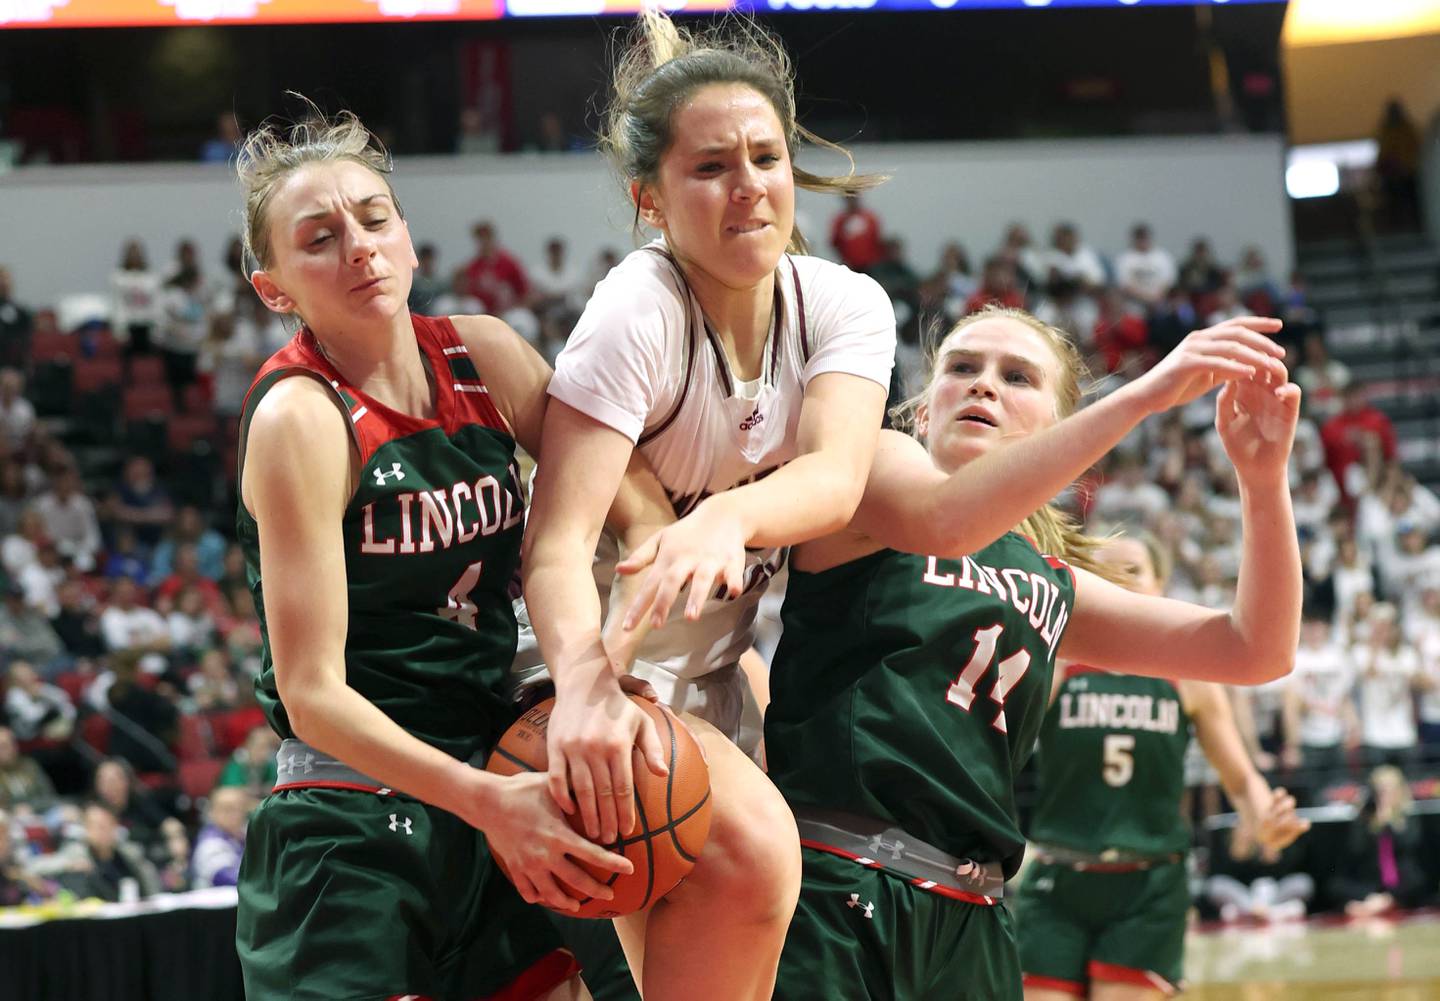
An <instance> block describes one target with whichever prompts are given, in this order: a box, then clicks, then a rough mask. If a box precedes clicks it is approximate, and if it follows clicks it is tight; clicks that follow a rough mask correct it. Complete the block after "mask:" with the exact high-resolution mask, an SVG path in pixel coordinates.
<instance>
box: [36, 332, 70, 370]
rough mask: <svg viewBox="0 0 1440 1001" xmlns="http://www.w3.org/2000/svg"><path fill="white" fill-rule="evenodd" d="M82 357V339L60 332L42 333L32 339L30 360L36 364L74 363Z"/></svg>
mask: <svg viewBox="0 0 1440 1001" xmlns="http://www.w3.org/2000/svg"><path fill="white" fill-rule="evenodd" d="M79 357H80V338H78V337H76V336H75V335H73V334H62V333H60V332H59V331H53V332H44V331H42V332H40V333H37V334H35V336H34V337H32V338H31V339H30V360H31V361H32V362H34V363H35V364H37V365H38V364H40V363H42V362H47V361H59V360H64V361H72V362H73V361H74V360H75V359H76V358H79Z"/></svg>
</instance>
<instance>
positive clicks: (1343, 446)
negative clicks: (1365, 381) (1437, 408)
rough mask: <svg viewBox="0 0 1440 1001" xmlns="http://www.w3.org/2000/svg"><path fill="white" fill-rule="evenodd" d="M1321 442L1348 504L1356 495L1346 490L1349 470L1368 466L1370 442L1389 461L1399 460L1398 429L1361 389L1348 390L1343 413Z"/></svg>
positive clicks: (1322, 434) (1324, 428) (1326, 429)
mask: <svg viewBox="0 0 1440 1001" xmlns="http://www.w3.org/2000/svg"><path fill="white" fill-rule="evenodd" d="M1320 441H1321V442H1322V443H1323V444H1324V446H1325V465H1326V466H1328V467H1329V468H1330V473H1331V475H1333V476H1334V477H1335V485H1336V486H1338V487H1339V488H1340V493H1341V495H1342V496H1343V497H1345V498H1346V500H1347V502H1348V501H1349V500H1350V498H1352V497H1353V495H1354V491H1353V490H1347V489H1346V483H1345V477H1346V470H1348V469H1349V468H1350V467H1351V466H1353V465H1357V464H1363V463H1364V461H1365V456H1366V455H1367V451H1368V450H1367V445H1368V444H1369V442H1371V441H1373V442H1375V443H1377V444H1378V446H1379V448H1380V452H1381V454H1382V455H1383V456H1384V457H1385V459H1386V460H1387V461H1389V460H1393V459H1394V458H1395V425H1393V424H1391V423H1390V418H1388V417H1386V416H1385V415H1384V414H1383V413H1381V412H1380V410H1379V408H1377V407H1375V406H1374V405H1373V404H1372V403H1370V402H1369V401H1368V400H1367V399H1366V398H1365V390H1364V389H1363V388H1362V387H1360V386H1359V385H1350V386H1347V387H1345V394H1344V397H1343V403H1342V405H1341V409H1340V412H1339V413H1338V414H1336V415H1335V416H1334V417H1332V418H1330V419H1329V420H1328V421H1326V422H1325V423H1324V424H1323V425H1321V427H1320Z"/></svg>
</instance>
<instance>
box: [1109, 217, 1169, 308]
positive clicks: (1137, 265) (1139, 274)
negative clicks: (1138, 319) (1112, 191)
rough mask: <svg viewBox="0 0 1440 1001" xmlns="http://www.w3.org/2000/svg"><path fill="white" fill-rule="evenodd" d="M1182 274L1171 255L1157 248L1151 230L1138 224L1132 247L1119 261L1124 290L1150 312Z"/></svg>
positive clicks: (1117, 281) (1118, 282) (1118, 273)
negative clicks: (1179, 274)
mask: <svg viewBox="0 0 1440 1001" xmlns="http://www.w3.org/2000/svg"><path fill="white" fill-rule="evenodd" d="M1178 273H1179V272H1178V268H1177V267H1176V265H1175V258H1174V257H1173V256H1172V255H1171V254H1170V252H1169V251H1168V250H1166V249H1165V248H1163V247H1157V246H1155V242H1154V238H1153V236H1152V234H1151V232H1150V227H1149V226H1147V225H1146V224H1145V223H1143V222H1142V223H1137V224H1136V225H1135V227H1134V228H1133V229H1132V230H1130V248H1129V249H1128V250H1126V251H1125V252H1124V253H1123V254H1121V255H1120V256H1119V257H1118V258H1117V259H1116V261H1115V284H1116V285H1117V286H1119V288H1120V291H1121V292H1123V293H1125V295H1126V296H1128V297H1129V298H1130V299H1132V300H1133V301H1135V302H1136V303H1138V304H1140V305H1141V306H1144V307H1145V310H1146V311H1147V312H1148V311H1149V310H1151V309H1153V308H1154V307H1155V306H1156V305H1158V304H1159V303H1160V302H1161V301H1162V300H1163V299H1164V298H1165V297H1166V296H1167V295H1168V294H1169V293H1170V289H1171V288H1172V287H1173V286H1174V285H1175V280H1176V277H1177V275H1178Z"/></svg>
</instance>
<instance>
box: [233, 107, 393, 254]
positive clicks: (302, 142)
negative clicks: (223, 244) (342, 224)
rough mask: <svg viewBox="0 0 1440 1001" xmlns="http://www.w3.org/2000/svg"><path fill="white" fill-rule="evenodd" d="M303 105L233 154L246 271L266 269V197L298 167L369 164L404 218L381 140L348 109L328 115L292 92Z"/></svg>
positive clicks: (261, 130)
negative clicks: (242, 209) (241, 209)
mask: <svg viewBox="0 0 1440 1001" xmlns="http://www.w3.org/2000/svg"><path fill="white" fill-rule="evenodd" d="M290 93H291V96H293V97H296V98H298V99H299V100H300V101H301V102H302V103H303V104H304V106H305V110H304V114H302V115H301V117H300V118H299V119H297V120H296V121H294V122H291V123H290V124H288V125H287V124H285V123H283V122H276V121H266V122H264V123H262V124H261V125H260V127H259V128H257V129H255V131H253V132H251V133H250V134H249V135H247V136H246V137H245V141H244V142H243V143H242V144H241V146H240V152H239V153H238V154H237V155H236V158H235V173H236V174H237V175H238V177H239V179H240V187H241V189H242V190H243V191H244V193H245V229H244V232H243V233H242V239H243V243H244V264H243V267H244V268H245V270H246V272H247V273H246V274H245V275H243V276H242V277H244V278H246V279H247V280H248V279H249V277H250V275H249V274H248V272H249V271H252V270H254V269H256V268H260V269H264V268H269V267H270V266H271V264H272V263H273V262H274V257H273V255H272V252H271V247H270V220H269V218H268V212H267V210H268V208H269V202H270V197H271V196H272V195H273V194H274V193H275V190H276V189H277V188H278V187H279V186H280V184H281V183H282V182H283V181H284V180H285V179H286V178H287V177H289V176H290V175H291V174H293V173H294V172H295V171H297V170H299V169H300V168H301V167H304V166H307V165H309V164H312V163H338V162H342V161H347V160H348V161H350V162H351V163H358V164H360V165H361V166H362V167H366V168H368V169H369V170H370V171H372V172H373V173H374V174H375V176H376V177H379V178H380V179H381V180H382V181H384V182H385V187H386V189H387V190H388V191H389V192H390V199H391V201H393V202H394V203H395V211H396V212H397V213H398V214H399V215H400V218H402V219H403V218H405V211H404V209H402V208H401V207H400V200H399V199H398V198H396V197H395V188H394V186H393V185H391V183H390V176H389V175H390V173H391V172H392V171H393V170H394V164H393V162H392V161H391V158H390V152H389V151H388V150H387V149H385V146H384V144H383V143H381V142H380V140H379V139H378V138H377V137H376V136H375V135H374V134H373V133H372V132H371V131H370V130H369V129H367V128H366V127H365V125H364V124H363V123H362V122H361V121H360V119H359V118H357V117H356V116H355V115H354V114H353V113H352V112H349V111H342V112H340V113H339V114H337V115H335V116H333V117H331V116H328V115H326V114H325V112H323V111H321V110H320V107H319V106H318V105H317V104H315V102H314V101H311V100H310V99H309V98H307V97H304V96H303V95H300V94H295V93H294V92H293V91H292V92H290Z"/></svg>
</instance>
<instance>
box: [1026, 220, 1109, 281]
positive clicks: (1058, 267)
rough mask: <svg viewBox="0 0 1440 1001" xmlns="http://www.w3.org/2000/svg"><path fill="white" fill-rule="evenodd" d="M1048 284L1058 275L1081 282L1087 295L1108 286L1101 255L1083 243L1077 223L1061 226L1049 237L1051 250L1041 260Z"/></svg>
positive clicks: (1063, 223) (1064, 223)
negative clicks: (1076, 226) (1105, 285)
mask: <svg viewBox="0 0 1440 1001" xmlns="http://www.w3.org/2000/svg"><path fill="white" fill-rule="evenodd" d="M1041 266H1042V267H1043V268H1044V269H1045V275H1044V280H1045V281H1046V282H1047V283H1048V282H1051V281H1053V280H1054V276H1055V275H1057V274H1058V275H1059V277H1060V278H1063V279H1069V280H1071V281H1074V282H1078V283H1079V285H1080V288H1081V290H1082V291H1084V292H1087V293H1088V292H1093V291H1095V290H1096V289H1098V288H1100V287H1101V286H1102V285H1104V284H1105V265H1104V264H1103V263H1102V262H1101V260H1100V255H1099V254H1097V253H1095V251H1094V250H1092V249H1091V248H1090V247H1088V246H1086V245H1085V244H1084V243H1082V242H1081V240H1080V231H1079V230H1078V229H1076V228H1075V224H1074V223H1069V222H1062V223H1060V224H1058V225H1057V226H1056V227H1055V229H1054V231H1053V232H1052V234H1051V236H1050V250H1049V251H1047V252H1046V254H1045V256H1044V257H1043V258H1042V260H1041Z"/></svg>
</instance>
